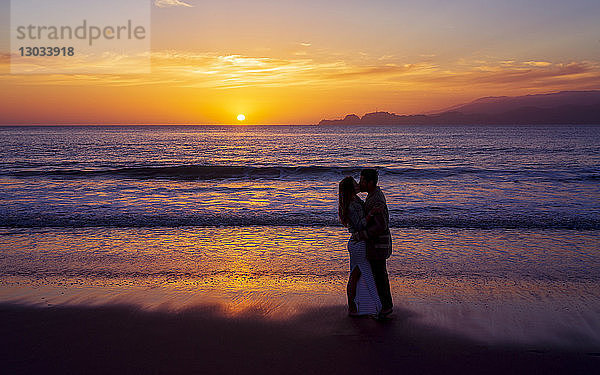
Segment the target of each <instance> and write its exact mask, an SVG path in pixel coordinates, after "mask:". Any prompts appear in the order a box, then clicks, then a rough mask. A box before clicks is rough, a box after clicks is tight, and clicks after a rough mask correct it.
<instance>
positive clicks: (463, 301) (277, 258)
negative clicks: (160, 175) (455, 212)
mask: <svg viewBox="0 0 600 375" xmlns="http://www.w3.org/2000/svg"><path fill="white" fill-rule="evenodd" d="M3 234H4V235H3V236H0V249H1V250H2V252H1V254H2V258H0V276H1V277H0V302H11V303H19V304H26V305H36V306H42V307H48V306H51V307H56V306H75V305H76V306H81V305H83V306H99V305H113V304H128V305H134V306H138V307H141V308H144V309H148V310H169V311H181V310H184V309H188V308H190V307H193V306H197V305H206V304H211V305H215V306H219V309H220V310H221V311H222V313H223V314H224V315H226V316H229V317H238V316H244V315H247V314H254V315H259V316H262V317H264V318H266V319H270V320H287V319H292V318H293V317H295V316H297V315H298V314H302V313H303V312H305V311H307V310H310V309H314V308H321V307H323V306H338V307H339V310H340V311H343V310H344V308H343V306H344V304H345V295H344V287H345V282H346V277H347V273H348V254H347V252H346V249H345V242H346V237H347V236H346V234H345V233H344V232H343V230H342V229H341V228H301V227H291V228H290V227H243V228H236V227H225V228H149V229H145V228H136V229H118V228H86V229H52V230H44V229H40V230H31V229H24V230H19V229H15V230H5V231H4V233H3ZM393 237H394V238H393V240H394V244H395V252H394V254H393V256H392V258H391V259H390V261H389V271H390V277H391V284H392V290H393V297H394V301H395V303H396V307H397V308H398V309H404V310H407V311H410V312H411V313H413V314H414V319H418V320H419V321H420V322H421V323H423V324H428V325H431V326H436V327H441V328H444V329H447V330H450V331H454V332H460V333H461V334H464V335H468V336H469V337H472V338H474V339H477V340H480V341H484V342H492V343H498V342H501V343H515V342H518V343H523V344H532V345H533V344H535V345H539V344H544V345H558V346H577V345H579V346H582V345H583V346H600V320H599V319H598V311H600V275H599V274H598V273H599V271H598V270H599V269H600V255H599V254H597V251H595V250H596V244H597V241H598V235H597V234H596V233H595V232H575V231H551V232H550V231H529V232H528V231H512V230H498V231H481V230H476V231H469V230H412V229H402V230H398V229H397V230H394V232H393Z"/></svg>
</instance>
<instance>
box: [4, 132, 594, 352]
mask: <svg viewBox="0 0 600 375" xmlns="http://www.w3.org/2000/svg"><path fill="white" fill-rule="evenodd" d="M0 140H1V142H0V149H1V153H0V302H4V303H25V304H33V305H40V306H50V307H52V306H61V305H81V304H84V305H86V304H87V305H90V304H91V305H97V304H107V303H127V304H134V305H139V306H143V307H144V308H149V309H157V308H169V309H178V308H182V307H185V306H191V305H194V304H214V305H218V306H220V308H222V309H224V311H227V312H228V313H230V314H232V315H236V314H241V313H246V312H248V311H253V312H258V313H260V314H263V315H264V316H266V317H272V318H281V317H282V316H290V315H293V314H295V313H297V312H298V311H301V310H303V309H306V308H309V307H311V306H313V307H314V306H326V305H327V306H330V305H333V306H340V309H343V305H344V304H345V282H346V280H347V275H348V268H349V264H348V254H347V251H346V248H345V246H346V242H347V239H348V234H347V233H346V231H345V229H344V228H343V227H342V226H341V225H340V224H339V222H338V219H337V186H338V182H339V181H340V180H341V179H342V178H343V177H344V176H347V175H351V176H354V177H355V178H357V179H358V178H359V174H360V169H361V168H365V167H374V168H377V169H378V170H379V174H380V177H379V179H380V186H381V188H382V189H383V191H384V193H385V195H386V198H387V201H388V206H389V209H390V215H391V228H392V237H393V246H394V250H393V255H392V257H391V258H390V259H389V261H388V270H389V273H390V279H391V284H392V289H393V296H394V302H395V305H396V309H404V310H406V311H410V312H411V313H414V314H415V316H417V317H418V319H421V320H422V321H423V322H425V323H426V324H430V325H434V326H439V327H443V328H444V329H448V330H457V331H461V332H463V333H467V334H468V335H470V336H472V337H474V338H476V339H478V340H483V341H490V342H520V343H525V344H539V343H542V344H544V345H563V346H569V345H572V346H582V345H583V346H587V347H595V348H600V318H599V317H600V246H599V245H600V184H599V181H600V126H401V127H377V126H373V127H343V126H330V127H318V126H261V127H258V126H248V127H242V126H239V127H234V126H230V127H228V126H90V127H86V126H80V127H76V126H73V127H65V126H57V127H2V128H0Z"/></svg>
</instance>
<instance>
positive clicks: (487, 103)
mask: <svg viewBox="0 0 600 375" xmlns="http://www.w3.org/2000/svg"><path fill="white" fill-rule="evenodd" d="M441 124H448V125H455V124H456V125H459V124H461V125H487V124H489V125H525V124H532V125H533V124H556V125H562V124H578V125H579V124H600V90H587V91H560V92H555V93H547V94H530V95H523V96H512V97H511V96H487V97H482V98H478V99H475V100H473V101H471V102H468V103H464V104H460V105H456V106H452V107H448V108H446V109H445V110H440V111H438V112H428V113H426V114H414V115H398V114H395V113H390V112H381V111H379V112H370V113H366V114H365V115H364V116H362V117H359V116H358V115H356V114H349V115H346V116H345V117H344V118H343V119H338V120H321V121H320V122H319V125H441Z"/></svg>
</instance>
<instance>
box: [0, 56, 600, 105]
mask: <svg viewBox="0 0 600 375" xmlns="http://www.w3.org/2000/svg"><path fill="white" fill-rule="evenodd" d="M141 57H143V56H141ZM141 57H140V58H141ZM151 59H152V74H139V75H135V74H95V75H68V74H62V75H60V74H53V75H37V76H30V77H25V78H24V77H23V76H14V77H11V78H7V75H4V79H10V80H12V81H13V82H19V84H56V85H58V84H68V85H73V84H98V85H118V86H149V85H152V86H156V85H159V86H160V85H164V86H167V87H182V88H207V89H218V90H228V89H236V88H244V87H291V86H305V87H314V88H344V87H352V88H354V89H358V90H360V89H364V88H366V87H369V86H370V87H375V86H377V87H379V88H381V89H382V90H385V91H403V90H407V91H415V90H420V91H428V90H436V91H438V92H442V91H447V92H450V91H456V90H460V91H468V90H473V89H477V90H478V91H482V92H483V91H485V92H490V93H491V94H494V95H496V94H502V93H504V92H510V91H513V90H531V91H536V90H537V91H539V90H545V89H548V90H559V89H561V90H562V89H587V88H590V87H592V88H593V87H600V63H597V62H590V61H580V62H567V63H551V62H545V61H537V62H536V61H522V62H519V61H516V60H499V61H495V62H494V61H484V60H473V61H467V60H462V61H460V63H456V64H452V65H448V66H439V65H436V64H434V63H431V62H423V61H421V62H418V61H417V62H415V63H412V64H399V63H384V61H377V60H375V61H370V62H369V63H362V62H361V61H354V62H351V61H349V60H347V59H343V58H341V57H340V58H336V59H330V60H315V59H313V58H309V57H307V56H296V57H293V58H273V57H264V56H245V55H240V54H231V55H223V54H219V53H194V52H185V51H155V52H153V53H152V56H151ZM8 62H9V59H8V56H6V55H0V64H8ZM378 62H379V64H378ZM117 63H119V61H118V57H115V56H105V59H104V60H103V61H100V62H98V64H99V65H102V66H107V67H112V66H114V64H117ZM15 77H16V78H18V79H13V78H15Z"/></svg>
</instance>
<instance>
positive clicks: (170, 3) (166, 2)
mask: <svg viewBox="0 0 600 375" xmlns="http://www.w3.org/2000/svg"><path fill="white" fill-rule="evenodd" d="M154 5H156V6H157V7H159V8H169V7H188V8H191V7H193V5H190V4H188V3H186V2H183V1H181V0H154Z"/></svg>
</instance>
